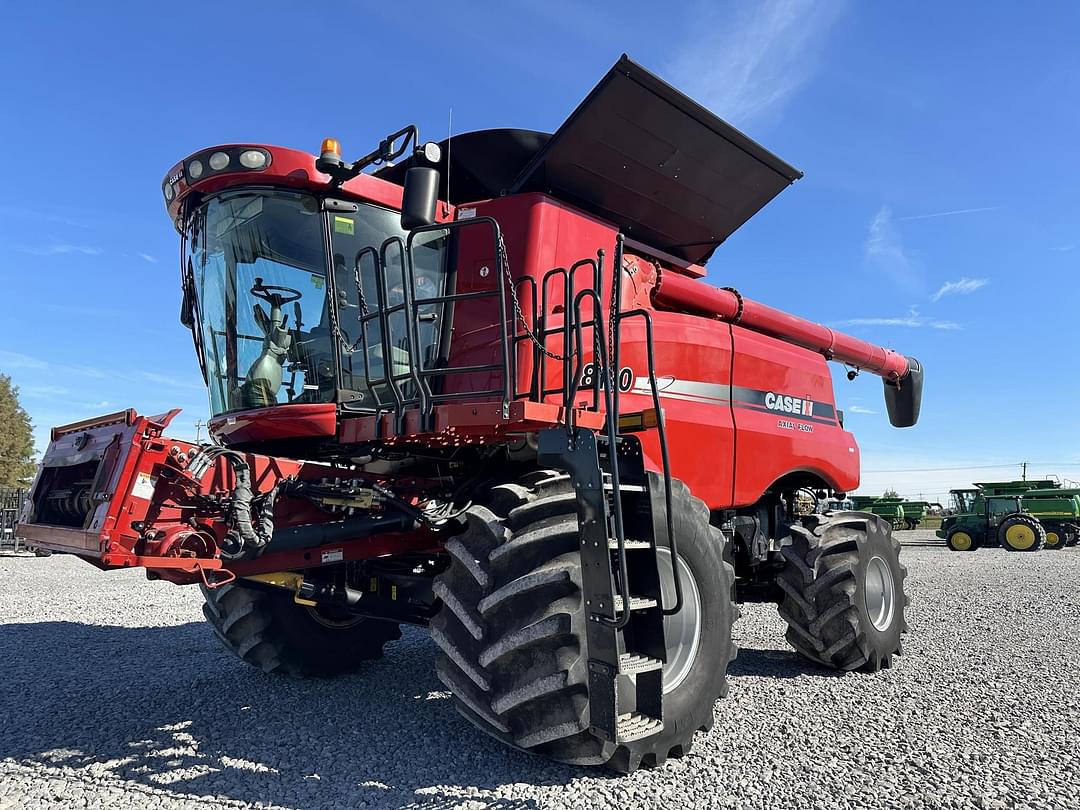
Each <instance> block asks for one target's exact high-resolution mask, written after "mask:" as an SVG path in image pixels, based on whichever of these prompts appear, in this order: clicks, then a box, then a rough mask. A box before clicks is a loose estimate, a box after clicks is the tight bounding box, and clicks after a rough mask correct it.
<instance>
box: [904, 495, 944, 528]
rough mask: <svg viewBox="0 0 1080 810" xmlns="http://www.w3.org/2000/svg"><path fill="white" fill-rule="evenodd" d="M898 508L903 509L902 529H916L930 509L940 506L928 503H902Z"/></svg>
mask: <svg viewBox="0 0 1080 810" xmlns="http://www.w3.org/2000/svg"><path fill="white" fill-rule="evenodd" d="M900 506H901V507H903V509H904V528H905V529H917V528H919V524H920V523H922V522H923V520H924V519H925V518H926V514H927V512H929V511H930V509H931V507H934V506H938V507H940V506H941V504H938V503H931V502H930V501H903V502H902V503H901V504H900Z"/></svg>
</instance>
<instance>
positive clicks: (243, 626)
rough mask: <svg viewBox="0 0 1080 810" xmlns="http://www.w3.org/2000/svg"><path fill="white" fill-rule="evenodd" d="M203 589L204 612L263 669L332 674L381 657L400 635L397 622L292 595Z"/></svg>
mask: <svg viewBox="0 0 1080 810" xmlns="http://www.w3.org/2000/svg"><path fill="white" fill-rule="evenodd" d="M200 587H201V588H202V592H203V596H204V597H205V598H206V602H205V604H204V605H203V614H204V615H205V616H206V620H207V621H208V622H209V623H210V627H211V628H212V629H213V631H214V635H215V636H217V638H218V640H219V641H220V642H221V643H222V644H223V645H224V646H225V648H226V649H227V650H229V652H231V653H232V654H233V655H235V656H236V657H237V658H239V659H241V660H242V661H245V662H246V663H248V664H251V665H252V666H254V667H258V668H259V669H261V670H262V671H263V672H281V673H284V674H287V675H297V676H315V677H332V676H334V675H342V674H345V673H347V672H352V671H353V670H355V669H357V668H358V667H359V666H360V665H361V664H363V663H364V662H365V661H371V660H373V659H376V658H381V657H382V654H383V646H384V645H385V644H386V643H387V642H388V641H394V640H396V639H399V638H401V629H400V628H399V627H398V625H397V624H395V623H393V622H385V621H381V620H379V619H368V618H365V617H362V616H353V615H349V614H341V615H337V614H334V613H329V612H327V611H326V610H325V609H316V608H312V607H306V606H304V605H298V604H296V603H295V602H294V601H293V596H292V594H291V593H289V592H286V591H281V592H276V591H269V590H266V591H264V590H261V589H255V588H249V587H246V586H243V585H238V584H234V583H231V584H229V585H223V586H222V587H220V588H214V589H210V588H207V587H206V586H205V585H201V586H200Z"/></svg>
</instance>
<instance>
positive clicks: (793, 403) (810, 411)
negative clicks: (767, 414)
mask: <svg viewBox="0 0 1080 810" xmlns="http://www.w3.org/2000/svg"><path fill="white" fill-rule="evenodd" d="M765 407H766V408H768V409H769V410H770V411H780V412H781V413H793V414H795V415H797V416H798V415H802V416H813V415H814V400H812V399H799V398H798V397H789V396H786V395H784V394H774V393H773V392H772V391H766V392H765Z"/></svg>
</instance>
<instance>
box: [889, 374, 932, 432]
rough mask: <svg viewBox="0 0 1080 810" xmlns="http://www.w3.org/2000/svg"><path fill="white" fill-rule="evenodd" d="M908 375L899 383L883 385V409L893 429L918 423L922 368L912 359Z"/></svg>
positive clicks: (920, 403) (920, 404)
mask: <svg viewBox="0 0 1080 810" xmlns="http://www.w3.org/2000/svg"><path fill="white" fill-rule="evenodd" d="M907 361H908V373H907V374H906V375H905V376H904V377H903V378H902V379H901V380H900V383H899V384H897V383H891V382H889V381H888V380H883V381H882V382H884V383H885V409H886V410H887V411H888V412H889V422H890V423H891V424H892V426H893V427H898V428H905V427H912V426H913V425H914V424H915V423H916V422H918V421H919V410H920V408H921V407H922V388H923V367H922V364H921V363H920V362H919V361H918V360H916V359H915V358H914V357H909V358H908V359H907Z"/></svg>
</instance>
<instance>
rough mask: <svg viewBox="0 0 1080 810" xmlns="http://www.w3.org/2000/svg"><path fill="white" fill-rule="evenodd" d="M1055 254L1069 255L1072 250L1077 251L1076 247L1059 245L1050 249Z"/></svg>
mask: <svg viewBox="0 0 1080 810" xmlns="http://www.w3.org/2000/svg"><path fill="white" fill-rule="evenodd" d="M1050 249H1051V250H1052V251H1054V252H1055V253H1068V252H1069V251H1070V250H1076V245H1073V244H1068V245H1058V246H1057V247H1052V248H1050Z"/></svg>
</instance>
